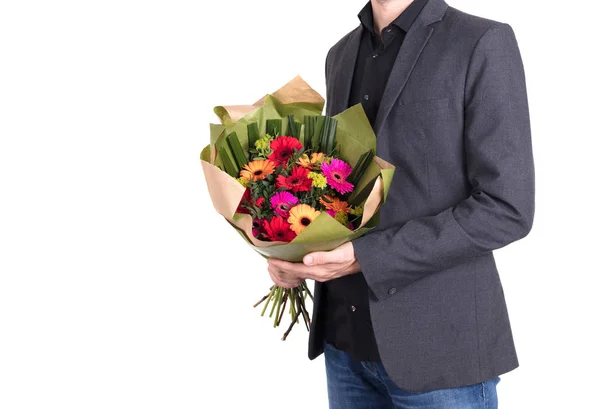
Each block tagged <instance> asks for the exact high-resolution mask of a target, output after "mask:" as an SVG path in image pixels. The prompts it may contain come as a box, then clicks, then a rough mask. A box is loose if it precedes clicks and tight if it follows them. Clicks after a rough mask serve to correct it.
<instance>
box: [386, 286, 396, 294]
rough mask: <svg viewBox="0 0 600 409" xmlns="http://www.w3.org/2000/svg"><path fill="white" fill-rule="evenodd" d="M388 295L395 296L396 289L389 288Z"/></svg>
mask: <svg viewBox="0 0 600 409" xmlns="http://www.w3.org/2000/svg"><path fill="white" fill-rule="evenodd" d="M388 294H389V295H393V294H396V289H395V288H394V287H392V288H390V289H389V290H388Z"/></svg>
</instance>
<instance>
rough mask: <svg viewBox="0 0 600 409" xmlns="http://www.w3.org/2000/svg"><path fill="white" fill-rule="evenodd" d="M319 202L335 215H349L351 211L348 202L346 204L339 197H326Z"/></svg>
mask: <svg viewBox="0 0 600 409" xmlns="http://www.w3.org/2000/svg"><path fill="white" fill-rule="evenodd" d="M319 202H320V203H321V204H322V205H323V206H325V208H326V209H327V210H333V211H334V212H335V213H338V212H344V213H348V212H349V211H350V209H348V202H344V201H343V200H340V199H339V198H337V197H331V196H324V197H322V198H321V199H319Z"/></svg>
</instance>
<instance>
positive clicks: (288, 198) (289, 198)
mask: <svg viewBox="0 0 600 409" xmlns="http://www.w3.org/2000/svg"><path fill="white" fill-rule="evenodd" d="M297 203H298V198H297V197H296V196H294V195H293V194H291V193H290V192H277V193H275V194H274V195H273V197H272V198H271V208H272V209H273V210H274V211H275V213H277V214H278V215H279V216H281V217H283V218H284V219H287V218H288V217H290V209H291V208H292V207H294V206H295V205H296V204H297Z"/></svg>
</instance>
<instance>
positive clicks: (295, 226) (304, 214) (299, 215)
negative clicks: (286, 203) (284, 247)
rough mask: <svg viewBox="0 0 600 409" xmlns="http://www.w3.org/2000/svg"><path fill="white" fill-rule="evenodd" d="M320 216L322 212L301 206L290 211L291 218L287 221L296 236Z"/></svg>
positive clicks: (307, 206) (305, 205)
mask: <svg viewBox="0 0 600 409" xmlns="http://www.w3.org/2000/svg"><path fill="white" fill-rule="evenodd" d="M320 214H321V212H319V211H318V210H315V209H314V208H313V207H311V206H309V205H307V204H299V205H297V206H294V207H292V208H291V209H290V217H288V219H287V221H288V223H289V224H290V229H292V230H293V231H294V232H295V233H296V234H300V232H301V231H302V230H304V229H305V228H306V227H307V226H309V225H310V224H311V223H312V222H313V220H315V219H316V218H317V216H318V215H320Z"/></svg>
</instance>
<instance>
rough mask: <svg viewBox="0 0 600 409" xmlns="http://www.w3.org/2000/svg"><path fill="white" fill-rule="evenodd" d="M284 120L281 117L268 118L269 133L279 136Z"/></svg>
mask: <svg viewBox="0 0 600 409" xmlns="http://www.w3.org/2000/svg"><path fill="white" fill-rule="evenodd" d="M282 124H283V121H282V120H281V119H267V130H266V132H267V135H271V136H279V135H281V127H282Z"/></svg>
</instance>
